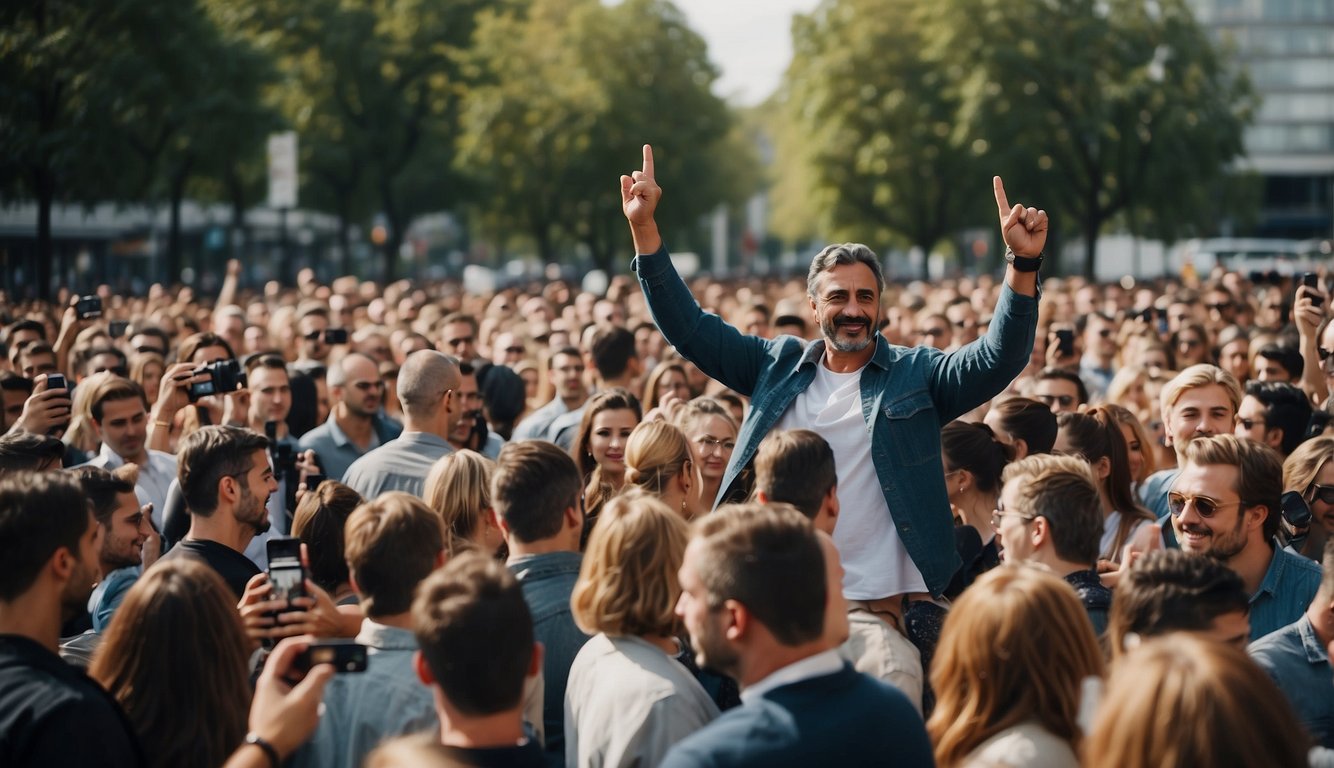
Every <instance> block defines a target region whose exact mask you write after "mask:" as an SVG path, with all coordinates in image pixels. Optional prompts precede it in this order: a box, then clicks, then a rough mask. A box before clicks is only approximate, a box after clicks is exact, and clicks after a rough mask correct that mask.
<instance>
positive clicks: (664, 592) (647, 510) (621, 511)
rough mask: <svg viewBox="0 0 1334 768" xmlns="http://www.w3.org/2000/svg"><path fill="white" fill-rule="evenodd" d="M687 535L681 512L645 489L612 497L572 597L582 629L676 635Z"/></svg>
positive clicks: (595, 532)
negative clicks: (679, 571)
mask: <svg viewBox="0 0 1334 768" xmlns="http://www.w3.org/2000/svg"><path fill="white" fill-rule="evenodd" d="M687 536H688V533H687V526H686V523H685V521H684V520H682V519H681V516H680V515H678V514H676V513H675V512H673V511H672V510H671V509H669V508H668V507H667V505H666V504H663V503H662V502H661V501H659V500H658V499H657V498H655V497H653V496H651V495H649V494H647V493H644V492H643V491H629V492H627V493H622V494H621V495H619V496H617V497H615V498H613V499H612V500H611V501H608V502H607V505H606V506H605V507H603V509H602V516H601V517H600V518H599V521H598V524H597V527H596V528H594V529H593V533H592V535H591V536H590V537H589V539H588V549H587V550H586V551H585V552H584V561H583V565H582V567H581V568H580V569H579V581H578V582H577V583H576V584H575V585H574V593H573V594H572V595H571V596H570V607H571V609H572V610H573V613H574V621H575V623H576V624H578V625H579V628H580V629H582V630H583V631H584V632H586V633H588V634H590V635H591V634H595V633H597V632H604V633H606V634H608V635H613V636H616V635H639V636H646V635H670V634H672V633H673V632H674V631H675V630H676V613H675V611H676V601H677V600H678V599H679V598H680V597H681V587H680V583H679V582H678V581H677V576H676V572H677V571H678V570H679V569H680V568H681V561H682V558H683V557H684V556H685V549H686V539H687Z"/></svg>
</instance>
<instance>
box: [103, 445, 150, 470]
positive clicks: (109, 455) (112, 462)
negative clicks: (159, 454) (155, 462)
mask: <svg viewBox="0 0 1334 768" xmlns="http://www.w3.org/2000/svg"><path fill="white" fill-rule="evenodd" d="M97 455H98V456H99V457H100V458H101V459H102V462H103V463H102V468H103V469H119V468H120V467H123V466H125V459H123V458H121V455H120V454H119V453H116V452H115V451H113V450H111V446H109V445H107V444H106V443H102V448H101V450H99V451H98V452H97ZM148 458H149V460H152V458H153V454H151V453H150V454H148Z"/></svg>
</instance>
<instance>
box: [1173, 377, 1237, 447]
mask: <svg viewBox="0 0 1334 768" xmlns="http://www.w3.org/2000/svg"><path fill="white" fill-rule="evenodd" d="M1235 418H1236V412H1235V411H1234V410H1233V408H1232V401H1231V400H1230V399H1228V396H1227V390H1226V389H1223V385H1221V384H1206V385H1204V386H1202V387H1191V388H1190V389H1187V390H1184V391H1182V393H1181V395H1180V397H1178V398H1177V401H1176V402H1175V403H1173V404H1172V407H1171V409H1170V410H1169V412H1168V415H1167V425H1166V426H1167V434H1168V439H1169V440H1170V441H1171V445H1172V446H1173V447H1175V448H1176V450H1177V453H1178V454H1180V453H1181V452H1182V451H1184V450H1186V443H1189V442H1190V441H1191V440H1194V439H1195V438H1197V437H1212V436H1213V435H1222V434H1226V433H1228V432H1231V431H1232V430H1233V428H1234V423H1233V422H1234V421H1235Z"/></svg>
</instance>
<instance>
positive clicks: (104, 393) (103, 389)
mask: <svg viewBox="0 0 1334 768" xmlns="http://www.w3.org/2000/svg"><path fill="white" fill-rule="evenodd" d="M85 383H88V382H87V381H85ZM136 398H137V399H138V400H139V402H140V403H143V406H144V410H145V411H147V410H148V398H147V397H145V396H144V388H143V387H141V386H139V385H138V384H136V383H134V382H133V381H130V380H129V379H127V378H125V377H123V376H116V375H114V374H113V375H103V376H97V377H96V378H95V379H94V382H93V385H92V388H91V390H90V392H89V393H88V413H89V414H90V415H91V416H92V417H93V421H96V422H97V423H99V424H100V423H102V406H103V405H104V404H106V403H110V402H114V401H117V400H132V399H136Z"/></svg>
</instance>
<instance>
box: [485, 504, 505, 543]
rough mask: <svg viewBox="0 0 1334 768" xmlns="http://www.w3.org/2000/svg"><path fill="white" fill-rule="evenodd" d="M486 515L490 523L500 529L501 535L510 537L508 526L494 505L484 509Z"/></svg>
mask: <svg viewBox="0 0 1334 768" xmlns="http://www.w3.org/2000/svg"><path fill="white" fill-rule="evenodd" d="M486 516H487V517H488V518H489V519H490V520H491V524H492V525H494V526H495V527H496V528H497V529H499V530H500V535H501V536H504V537H505V538H507V539H508V538H509V537H510V527H509V525H507V524H506V523H505V518H503V517H501V516H500V513H499V512H496V508H495V507H491V508H490V509H488V510H486Z"/></svg>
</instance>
